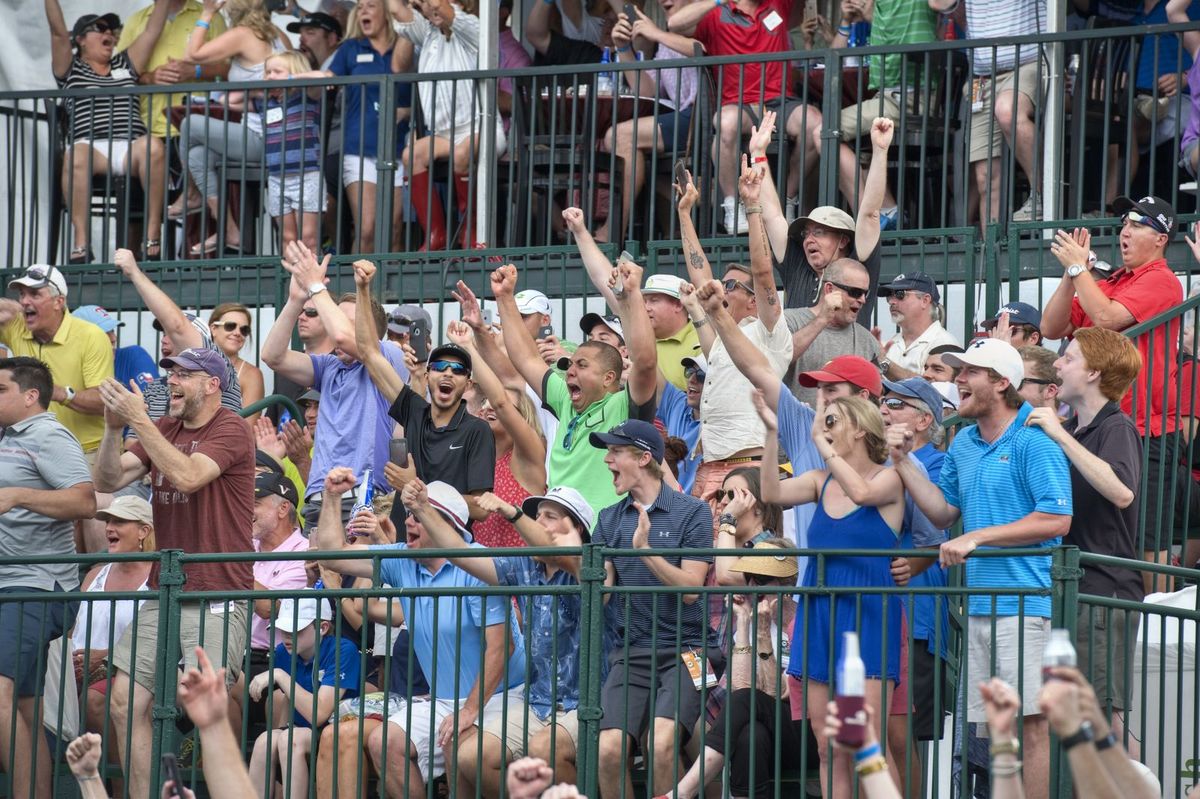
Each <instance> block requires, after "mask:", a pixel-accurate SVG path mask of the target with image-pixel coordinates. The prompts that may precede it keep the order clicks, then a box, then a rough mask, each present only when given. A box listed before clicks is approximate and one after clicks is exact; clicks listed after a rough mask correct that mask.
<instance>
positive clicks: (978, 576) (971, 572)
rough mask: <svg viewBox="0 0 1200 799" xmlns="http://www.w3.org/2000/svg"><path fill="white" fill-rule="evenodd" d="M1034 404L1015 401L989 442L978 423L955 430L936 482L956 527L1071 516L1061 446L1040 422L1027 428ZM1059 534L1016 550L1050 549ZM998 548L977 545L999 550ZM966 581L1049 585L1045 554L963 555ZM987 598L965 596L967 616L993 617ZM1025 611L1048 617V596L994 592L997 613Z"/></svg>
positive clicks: (1068, 481)
mask: <svg viewBox="0 0 1200 799" xmlns="http://www.w3.org/2000/svg"><path fill="white" fill-rule="evenodd" d="M1032 410H1033V408H1032V406H1030V404H1029V403H1028V402H1025V403H1022V404H1021V407H1020V409H1019V410H1018V411H1017V415H1016V417H1015V418H1014V419H1013V421H1012V422H1011V423H1010V424H1009V426H1008V427H1007V428H1005V430H1004V432H1003V433H1001V434H1000V435H999V436H998V437H997V438H996V440H995V441H994V442H992V443H990V444H989V443H988V442H986V441H984V440H983V438H982V437H981V436H980V435H979V426H978V425H972V426H970V427H967V428H964V429H963V430H961V431H959V433H958V435H956V436H955V437H954V442H953V443H952V444H951V445H950V451H949V452H947V453H946V460H945V461H944V462H943V463H942V474H941V476H940V478H939V480H938V487H940V488H941V489H942V494H943V495H944V496H945V498H946V502H948V503H949V504H950V505H953V506H954V507H955V508H958V509H959V511H960V512H961V513H962V526H963V532H966V533H970V532H974V531H975V530H982V529H983V528H985V527H995V526H996V525H1001V524H1010V523H1012V522H1015V521H1018V520H1020V519H1023V518H1025V517H1026V516H1028V515H1029V514H1031V513H1034V512H1035V511H1036V512H1041V513H1053V514H1056V515H1060V516H1070V515H1071V510H1072V503H1071V496H1072V495H1071V475H1070V471H1069V470H1068V469H1067V457H1066V456H1065V455H1064V454H1063V451H1062V448H1061V447H1059V446H1058V444H1055V443H1054V442H1053V441H1051V440H1050V437H1049V436H1047V435H1046V434H1045V433H1044V432H1042V430H1041V428H1039V427H1026V426H1025V420H1026V419H1027V418H1029V413H1030V411H1032ZM1061 543H1062V539H1061V538H1059V537H1055V538H1051V539H1048V540H1046V541H1043V542H1041V543H1040V544H1030V545H1027V546H1026V545H1023V546H1021V547H1019V548H1020V549H1029V548H1032V547H1040V548H1042V549H1051V548H1053V547H1056V546H1058V545H1059V544H1061ZM1000 548H1001V547H979V549H981V550H983V549H1000ZM966 584H967V586H968V587H969V588H971V589H987V588H1046V589H1048V588H1050V557H1049V556H1046V557H1044V558H1041V557H1020V558H1000V557H989V558H971V557H969V558H967V582H966ZM992 599H993V597H992V596H991V595H988V594H986V593H984V594H978V595H972V596H971V598H970V599H969V601H968V605H967V612H968V614H969V615H971V616H990V615H992V612H993V611H992ZM1022 599H1024V610H1025V615H1027V616H1045V617H1047V618H1048V617H1049V616H1050V597H1048V596H1036V597H1034V596H1027V597H1018V596H1000V597H996V598H995V601H996V606H995V613H996V615H998V616H1016V615H1017V613H1018V611H1019V607H1020V604H1021V600H1022Z"/></svg>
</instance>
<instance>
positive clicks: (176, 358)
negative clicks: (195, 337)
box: [158, 347, 226, 390]
mask: <svg viewBox="0 0 1200 799" xmlns="http://www.w3.org/2000/svg"><path fill="white" fill-rule="evenodd" d="M225 363H226V361H225V359H224V358H223V357H222V356H221V353H219V352H217V351H216V350H210V349H208V348H207V347H189V348H188V349H186V350H184V351H183V352H181V353H178V354H177V355H172V356H171V357H170V358H163V359H162V360H161V361H159V362H158V365H159V366H161V367H162V368H164V369H170V368H171V367H172V366H178V367H179V368H181V369H187V370H188V371H191V372H204V373H205V374H207V375H209V376H210V377H215V378H217V379H219V380H220V381H221V389H222V390H224V388H225Z"/></svg>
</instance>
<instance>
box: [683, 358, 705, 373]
mask: <svg viewBox="0 0 1200 799" xmlns="http://www.w3.org/2000/svg"><path fill="white" fill-rule="evenodd" d="M679 363H680V364H681V365H682V366H683V368H684V369H692V368H695V369H699V370H700V371H701V372H702V373H703V374H705V375H707V374H708V359H707V358H705V357H704V356H703V355H700V354H699V353H697V354H695V355H689V356H687V357H686V358H680V359H679Z"/></svg>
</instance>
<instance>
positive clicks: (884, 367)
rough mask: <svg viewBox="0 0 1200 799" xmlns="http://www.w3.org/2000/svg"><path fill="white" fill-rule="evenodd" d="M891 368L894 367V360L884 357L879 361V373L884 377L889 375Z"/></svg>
mask: <svg viewBox="0 0 1200 799" xmlns="http://www.w3.org/2000/svg"><path fill="white" fill-rule="evenodd" d="M891 368H892V362H891V361H889V360H888V359H887V358H884V359H883V360H882V361H880V362H879V374H880V375H882V376H883V377H887V374H888V370H889V369H891Z"/></svg>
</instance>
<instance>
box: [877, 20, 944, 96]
mask: <svg viewBox="0 0 1200 799" xmlns="http://www.w3.org/2000/svg"><path fill="white" fill-rule="evenodd" d="M936 38H937V14H935V13H934V12H933V10H932V9H931V8H930V7H929V0H877V2H876V3H875V14H874V17H873V18H872V19H871V34H870V37H869V38H868V40H867V43H868V44H869V45H871V46H872V47H875V46H879V45H886V44H919V43H921V42H932V41H933V40H935V39H936ZM934 58H935V60H934V61H933V63H934V64H936V63H937V61H936V56H935V57H934ZM904 60H905V57H904V56H903V55H898V54H893V55H889V56H886V57H885V56H882V55H873V56H870V57H869V58H868V62H869V63H870V66H871V68H870V69H869V70H868V72H867V84H868V86H869V87H870V88H872V89H879V88H887V89H894V88H897V87H899V86H901V85H902V84H907V85H909V86H912V85H915V84H917V83H918V82H919V80H920V77H919V74H918V70H917V69H915V68H914V67H916V65H917V64H918V63H920V58H915V59H914V58H910V59H909V63H908V67H907V70H905V68H904ZM901 73H903V78H904V80H903V81H902V80H901Z"/></svg>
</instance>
